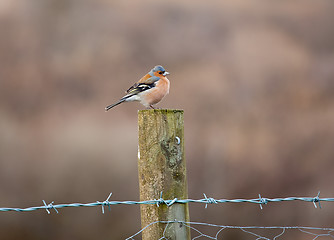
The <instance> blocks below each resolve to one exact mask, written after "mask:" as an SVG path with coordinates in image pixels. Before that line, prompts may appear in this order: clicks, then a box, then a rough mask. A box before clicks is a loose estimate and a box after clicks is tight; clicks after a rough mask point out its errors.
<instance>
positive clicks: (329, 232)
mask: <svg viewBox="0 0 334 240" xmlns="http://www.w3.org/2000/svg"><path fill="white" fill-rule="evenodd" d="M158 223H162V224H166V226H165V228H164V231H163V236H162V237H161V238H160V239H167V238H166V236H165V233H166V230H167V228H168V226H169V225H170V224H182V225H184V226H185V227H187V228H189V229H190V230H191V231H192V235H193V238H192V240H194V239H199V238H207V239H214V240H218V236H222V235H223V231H224V232H226V230H228V229H239V230H241V231H242V232H244V233H247V234H250V235H252V236H254V237H256V239H264V240H276V239H278V238H279V237H282V236H283V235H284V234H286V232H287V230H298V231H300V232H301V233H304V234H308V235H311V236H314V238H313V240H315V239H318V238H320V237H330V238H332V239H334V235H333V233H334V228H317V227H299V226H293V227H279V226H272V227H259V226H226V225H217V224H211V223H201V222H183V221H156V222H152V223H150V224H149V225H147V226H146V227H144V228H143V229H141V230H140V231H138V232H137V233H135V234H134V235H132V236H130V237H128V238H126V240H135V237H136V236H139V235H140V234H141V233H142V232H143V231H144V230H145V229H147V228H150V227H152V226H153V225H155V224H158ZM199 225H201V226H206V227H212V228H216V229H217V230H216V231H215V233H214V235H209V234H206V233H203V232H202V231H200V230H198V229H197V228H196V227H194V226H199ZM256 229H265V230H281V231H280V232H279V233H278V234H276V235H275V236H273V237H272V238H270V237H266V236H264V235H263V234H262V235H260V234H259V233H255V232H254V230H256ZM314 231H317V232H318V233H317V232H314ZM319 231H320V232H319ZM160 239H159V240H160Z"/></svg>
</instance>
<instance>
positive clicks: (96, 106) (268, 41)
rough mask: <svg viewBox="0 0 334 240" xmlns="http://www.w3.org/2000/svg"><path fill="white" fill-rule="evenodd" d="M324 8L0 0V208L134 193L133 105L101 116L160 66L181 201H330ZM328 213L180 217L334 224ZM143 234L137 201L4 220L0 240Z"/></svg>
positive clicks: (333, 98) (333, 70)
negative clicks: (183, 180) (181, 162)
mask: <svg viewBox="0 0 334 240" xmlns="http://www.w3.org/2000/svg"><path fill="white" fill-rule="evenodd" d="M333 12H334V2H333V1H332V0H320V1H311V0H305V1H297V0H293V1H287V0H282V1H265V0H255V1H240V0H237V1H235V0H226V1H176V0H172V1H152V0H145V1H137V2H134V1H129V0H123V1H118V0H114V1H108V0H95V1H93V0H80V1H79V0H35V1H27V0H23V1H19V0H1V1H0V207H28V206H36V205H41V204H42V199H45V200H46V202H51V201H55V202H56V203H70V202H94V201H97V200H100V201H103V200H104V199H105V198H106V197H107V196H108V194H109V192H110V191H112V192H113V193H114V195H113V197H112V200H138V198H139V194H138V181H137V163H136V156H137V154H136V151H137V109H141V108H142V106H141V105H139V104H138V103H129V104H124V105H121V106H118V107H117V108H115V109H113V110H112V111H110V112H108V113H105V112H104V107H105V106H106V105H107V104H110V103H112V102H113V101H116V100H117V99H118V98H119V97H121V96H122V94H123V90H126V89H127V87H129V86H130V85H131V84H132V83H134V82H135V81H137V80H138V79H139V78H140V77H141V76H142V75H144V74H145V73H146V72H147V71H148V70H149V69H150V68H152V67H153V66H154V65H157V64H161V65H163V66H164V67H165V68H166V69H167V70H168V71H169V72H171V75H170V77H169V79H170V80H171V91H170V95H169V96H167V98H166V99H164V101H163V102H162V103H160V105H159V107H162V108H178V109H184V110H185V132H186V157H187V165H188V182H189V197H190V198H194V199H198V198H202V193H203V192H204V193H206V194H207V195H208V196H212V197H215V198H256V197H257V196H258V194H259V193H260V194H261V195H262V196H264V197H287V196H292V195H293V196H314V195H316V194H317V192H318V190H321V196H322V197H333V196H334V191H333V182H334V174H333V173H334V162H333V157H334V147H333V146H334V128H333V123H334V28H333V23H334V14H333ZM157 197H158V196H157ZM332 205H333V204H326V203H324V204H322V207H323V209H321V210H319V209H314V207H313V204H311V203H310V204H307V203H296V202H293V203H284V204H280V203H277V204H269V205H268V206H264V209H263V210H260V209H259V206H256V205H254V206H252V205H249V204H247V205H246V204H245V205H241V204H238V205H233V204H226V205H218V206H213V205H210V206H209V207H208V209H204V207H203V206H202V205H196V204H194V205H190V213H191V220H192V221H201V222H211V223H216V224H226V225H233V224H236V225H263V226H265V225H266V226H268V225H312V226H320V227H326V226H330V225H331V226H332V227H333V222H334V214H333V212H334V211H333V210H334V207H333V206H332ZM139 228H140V217H139V207H138V206H115V207H112V209H111V212H107V213H106V214H104V215H102V214H101V212H100V209H98V208H85V209H82V208H81V209H79V208H75V209H60V214H58V215H57V214H52V215H47V213H46V212H44V211H37V212H30V213H13V212H11V213H0V235H1V236H0V238H1V239H22V238H24V239H50V240H53V239H83V240H84V239H124V238H125V237H128V236H130V235H131V234H133V233H134V232H136V231H137V230H138V229H139ZM207 231H209V230H207ZM243 236H244V235H242V234H241V233H239V232H233V233H231V234H230V235H229V239H241V238H242V237H243ZM293 238H294V239H296V238H297V236H294V237H293ZM291 239H292V238H291ZM301 239H302V238H301Z"/></svg>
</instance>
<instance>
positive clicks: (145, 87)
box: [121, 82, 155, 100]
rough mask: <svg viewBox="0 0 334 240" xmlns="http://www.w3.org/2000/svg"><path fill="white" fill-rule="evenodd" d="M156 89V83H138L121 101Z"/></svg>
mask: <svg viewBox="0 0 334 240" xmlns="http://www.w3.org/2000/svg"><path fill="white" fill-rule="evenodd" d="M153 87H155V83H154V82H153V83H151V84H146V83H136V84H134V85H133V86H132V87H131V88H129V90H128V91H127V94H126V95H125V96H124V97H122V98H121V100H124V99H127V98H129V97H132V96H134V95H137V94H138V93H141V92H144V91H146V90H149V89H151V88H153Z"/></svg>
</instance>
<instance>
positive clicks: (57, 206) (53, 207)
mask: <svg viewBox="0 0 334 240" xmlns="http://www.w3.org/2000/svg"><path fill="white" fill-rule="evenodd" d="M162 195H163V193H162V192H161V193H160V198H159V199H153V200H148V201H110V200H109V199H110V198H111V196H112V193H110V194H109V196H108V197H107V199H106V200H105V201H102V202H100V201H96V202H92V203H68V204H54V201H52V202H51V203H49V204H47V203H46V202H45V201H44V200H43V204H44V205H43V206H37V207H27V208H0V212H9V211H15V212H30V211H36V210H40V209H44V210H46V211H47V213H48V214H50V213H51V212H50V210H54V211H55V212H56V213H59V212H58V209H60V208H66V207H96V206H101V207H102V213H104V212H105V211H104V208H105V207H108V209H109V210H110V208H111V206H112V205H120V204H123V205H136V204H154V205H157V206H158V207H159V205H161V204H166V205H167V206H171V205H173V204H175V203H202V204H205V208H207V207H208V205H209V204H222V203H252V204H258V205H259V206H260V208H261V209H262V208H263V205H266V204H268V203H272V202H287V201H303V202H310V203H313V204H314V207H315V208H317V207H318V206H319V208H321V202H334V198H320V192H319V193H318V195H317V196H315V197H286V198H264V197H261V195H260V194H259V197H258V198H254V199H215V198H212V197H207V196H206V194H205V193H203V196H204V198H202V199H177V198H174V199H171V200H165V199H163V198H162Z"/></svg>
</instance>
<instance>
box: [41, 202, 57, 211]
mask: <svg viewBox="0 0 334 240" xmlns="http://www.w3.org/2000/svg"><path fill="white" fill-rule="evenodd" d="M42 201H43V203H44V208H45V210H46V212H47V213H48V214H50V210H49V209H54V210H55V212H56V213H57V214H58V210H57V209H56V207H55V206H53V203H54V202H53V201H52V202H51V203H49V204H46V202H45V201H44V200H42Z"/></svg>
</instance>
